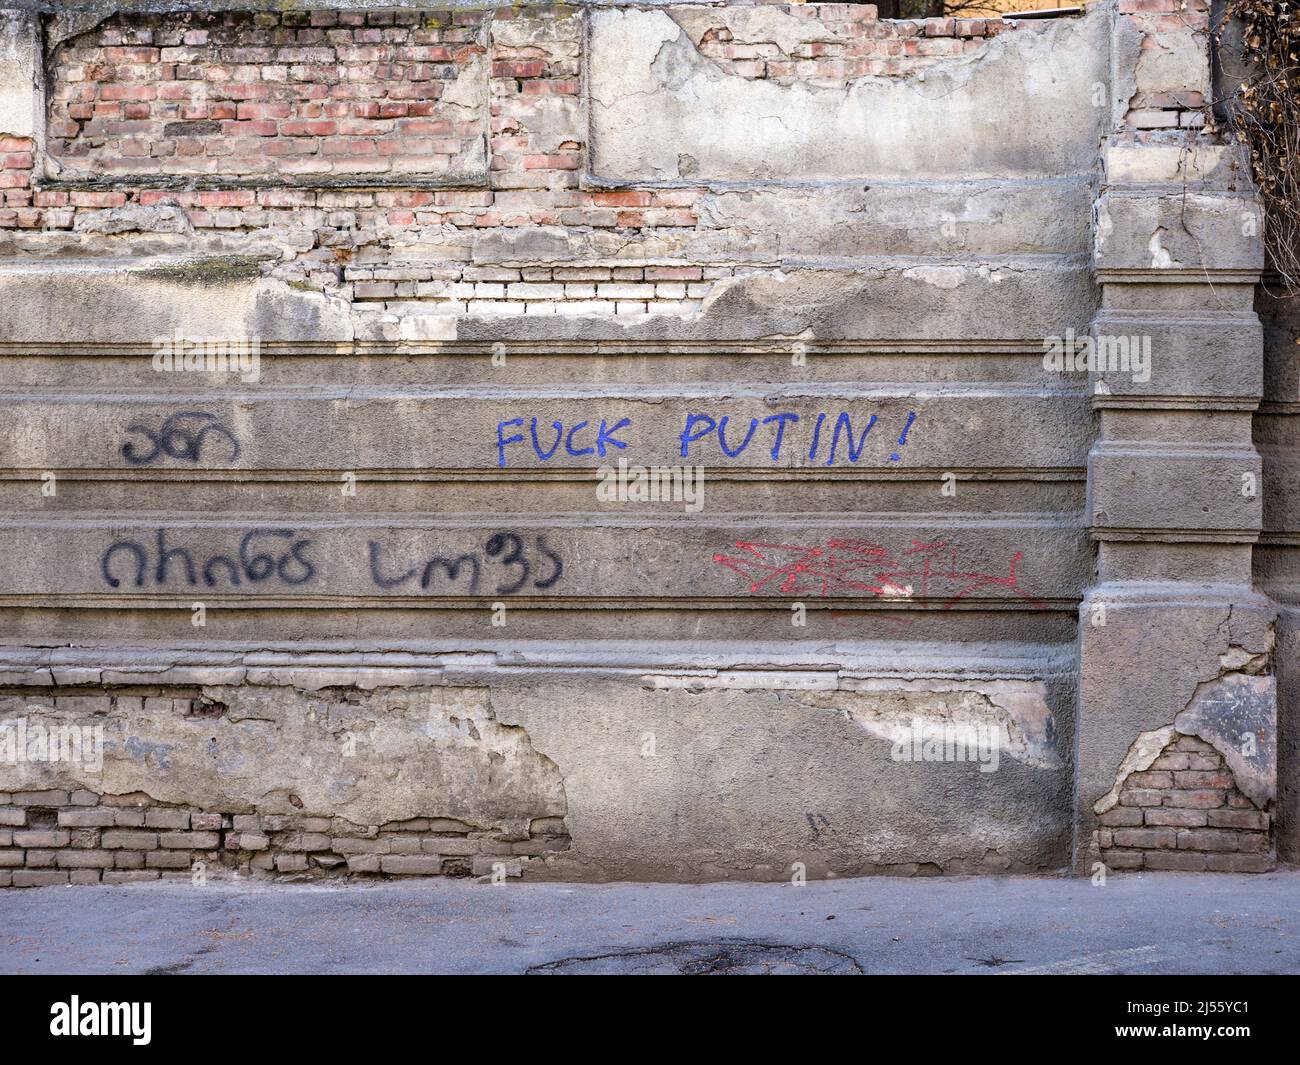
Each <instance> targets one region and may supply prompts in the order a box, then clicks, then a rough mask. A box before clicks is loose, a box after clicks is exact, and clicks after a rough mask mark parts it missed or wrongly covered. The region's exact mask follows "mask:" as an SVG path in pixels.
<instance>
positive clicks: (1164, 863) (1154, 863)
mask: <svg viewBox="0 0 1300 1065" xmlns="http://www.w3.org/2000/svg"><path fill="white" fill-rule="evenodd" d="M1146 857H1147V860H1146V867H1147V868H1148V869H1154V870H1157V871H1167V872H1183V873H1199V872H1201V871H1202V870H1203V869H1205V866H1206V857H1205V855H1204V854H1202V853H1201V852H1200V851H1148V852H1147V856H1146Z"/></svg>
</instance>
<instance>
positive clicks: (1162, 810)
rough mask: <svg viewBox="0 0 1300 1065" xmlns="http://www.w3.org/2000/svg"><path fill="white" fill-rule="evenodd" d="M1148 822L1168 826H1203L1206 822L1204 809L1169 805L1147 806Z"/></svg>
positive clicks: (1145, 811)
mask: <svg viewBox="0 0 1300 1065" xmlns="http://www.w3.org/2000/svg"><path fill="white" fill-rule="evenodd" d="M1143 813H1144V814H1145V816H1146V823H1147V824H1148V825H1153V826H1161V827H1168V828H1201V827H1203V826H1204V825H1205V823H1206V816H1207V814H1206V812H1205V811H1204V810H1174V809H1170V808H1169V807H1167V806H1153V807H1147V808H1146V809H1145V810H1144V811H1143Z"/></svg>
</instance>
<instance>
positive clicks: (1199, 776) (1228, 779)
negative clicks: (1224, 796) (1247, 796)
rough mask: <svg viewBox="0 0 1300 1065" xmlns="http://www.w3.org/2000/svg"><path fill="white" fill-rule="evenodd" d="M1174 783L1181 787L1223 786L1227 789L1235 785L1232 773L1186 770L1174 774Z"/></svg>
mask: <svg viewBox="0 0 1300 1065" xmlns="http://www.w3.org/2000/svg"><path fill="white" fill-rule="evenodd" d="M1174 783H1175V784H1176V785H1177V786H1178V787H1180V788H1223V789H1224V790H1225V791H1226V790H1227V789H1228V788H1230V787H1232V786H1233V783H1234V781H1233V779H1232V774H1231V773H1223V772H1219V773H1206V772H1201V771H1197V770H1190V769H1189V770H1186V771H1184V772H1182V773H1175V774H1174Z"/></svg>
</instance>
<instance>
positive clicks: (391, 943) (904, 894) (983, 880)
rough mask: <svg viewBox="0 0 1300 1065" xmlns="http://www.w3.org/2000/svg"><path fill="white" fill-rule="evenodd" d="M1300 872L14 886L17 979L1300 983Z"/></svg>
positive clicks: (2, 938) (4, 955) (7, 962)
mask: <svg viewBox="0 0 1300 1065" xmlns="http://www.w3.org/2000/svg"><path fill="white" fill-rule="evenodd" d="M1298 897H1300V871H1297V870H1291V871H1285V872H1277V873H1272V874H1269V875H1264V876H1235V875H1223V874H1218V875H1203V874H1180V873H1164V874H1158V873H1157V874H1153V873H1147V874H1140V875H1131V876H1126V877H1120V876H1112V877H1111V878H1110V879H1109V881H1108V882H1107V883H1106V884H1105V885H1104V886H1094V885H1093V884H1092V883H1091V882H1090V881H1088V880H1082V879H1057V878H1009V877H997V878H994V877H979V878H975V877H970V878H965V877H963V878H952V879H946V878H945V879H903V878H873V879H859V880H839V881H823V882H817V883H810V884H807V885H806V886H804V887H800V888H796V887H794V886H791V885H783V886H777V885H770V884H708V885H681V884H603V885H558V884H554V885H553V884H507V885H504V886H499V887H495V886H491V885H487V884H478V883H474V882H471V881H466V880H441V881H434V882H428V881H426V882H422V883H418V884H417V883H405V884H403V883H387V884H377V885H375V886H373V887H370V888H365V887H356V886H352V887H348V888H342V889H339V888H331V887H321V886H297V885H288V884H276V885H267V884H264V883H263V884H253V885H250V884H228V883H227V884H209V885H208V886H206V887H203V888H196V887H192V886H191V885H190V884H189V883H188V882H181V883H171V884H157V885H137V886H133V887H126V888H40V889H34V890H30V891H10V892H5V893H3V894H2V895H0V972H4V973H19V974H35V973H98V974H118V973H122V974H126V973H542V974H547V973H667V974H676V973H710V974H717V973H749V972H760V973H762V972H787V973H821V972H829V973H849V974H853V973H859V972H860V973H978V974H1015V973H1021V974H1035V975H1042V974H1066V973H1097V974H1105V973H1133V974H1168V973H1192V974H1237V973H1297V972H1300V907H1297V905H1296V900H1297V898H1298Z"/></svg>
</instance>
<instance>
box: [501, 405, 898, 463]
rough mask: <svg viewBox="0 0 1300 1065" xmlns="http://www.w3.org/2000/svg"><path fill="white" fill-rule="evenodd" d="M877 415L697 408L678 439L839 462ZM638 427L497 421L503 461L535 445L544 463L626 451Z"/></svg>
mask: <svg viewBox="0 0 1300 1065" xmlns="http://www.w3.org/2000/svg"><path fill="white" fill-rule="evenodd" d="M878 421H879V419H878V417H877V416H876V415H875V414H865V415H864V414H853V413H851V412H849V411H840V412H839V414H838V415H836V416H835V417H834V418H832V417H831V415H830V414H828V413H826V412H824V411H823V412H818V413H817V415H816V416H815V417H811V416H810V417H807V418H802V417H801V416H800V415H798V414H796V413H795V412H794V411H781V412H779V413H777V414H769V415H767V416H766V417H763V418H757V417H753V418H750V419H749V420H748V424H746V421H745V419H743V418H742V419H736V420H734V421H733V419H732V417H731V415H727V414H724V415H721V416H719V417H716V418H715V417H714V416H713V415H711V414H701V413H698V412H692V413H688V414H686V415H685V418H684V420H683V423H682V429H681V432H680V434H679V435H678V437H677V440H678V446H679V447H680V451H681V457H682V458H683V459H691V460H693V461H695V462H700V461H702V460H704V459H708V458H719V457H725V458H727V459H736V458H739V457H740V456H741V455H744V454H745V453H746V452H747V451H748V450H749V448H750V447H751V446H753V447H754V448H755V449H756V453H766V455H767V456H768V458H769V459H770V461H772V462H781V461H782V460H783V458H784V459H786V460H787V461H794V462H797V463H798V464H801V465H802V464H803V463H804V462H807V463H809V464H817V463H822V464H824V465H826V466H834V465H836V464H837V463H839V464H841V465H844V464H846V463H847V464H853V463H856V462H857V461H858V460H859V459H861V458H862V457H863V455H864V454H866V452H867V443H868V438H869V437H871V435H872V432H873V431H876V433H877V436H880V435H881V431H880V430H877V423H878ZM915 421H916V411H908V412H907V419H906V421H905V422H904V423H903V425H902V427H901V431H900V432H899V433H898V436H897V437H896V438H894V437H888V439H889V440H890V445H889V461H890V462H898V461H900V460H901V459H902V457H903V455H902V452H903V449H904V448H905V447H906V446H907V440H908V433H909V432H910V431H911V429H912V425H913V423H914V422H915ZM516 430H517V431H516ZM634 432H635V429H634V426H633V424H632V419H631V418H619V419H618V420H617V421H611V420H610V419H608V418H601V419H600V420H599V421H596V420H595V419H594V418H593V419H587V420H584V421H580V422H573V423H568V424H566V423H565V422H563V421H561V420H554V421H551V422H550V423H549V424H546V423H545V422H544V421H543V420H541V419H539V418H538V417H537V416H535V415H530V416H527V417H521V418H509V419H507V420H505V421H502V422H498V423H497V466H499V467H501V468H504V467H506V466H508V465H509V464H510V457H511V456H513V455H522V456H524V458H525V459H526V458H527V455H528V453H529V450H530V449H531V452H532V454H534V455H536V457H537V461H539V462H548V461H550V460H551V459H553V458H555V457H556V456H557V455H560V456H568V457H570V458H585V457H588V456H595V457H598V458H602V459H603V458H605V457H606V456H607V455H609V454H611V453H616V452H619V451H625V450H627V448H628V447H629V446H630V445H631V444H632V442H633V441H632V440H630V439H629V437H631V436H632V434H634Z"/></svg>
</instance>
